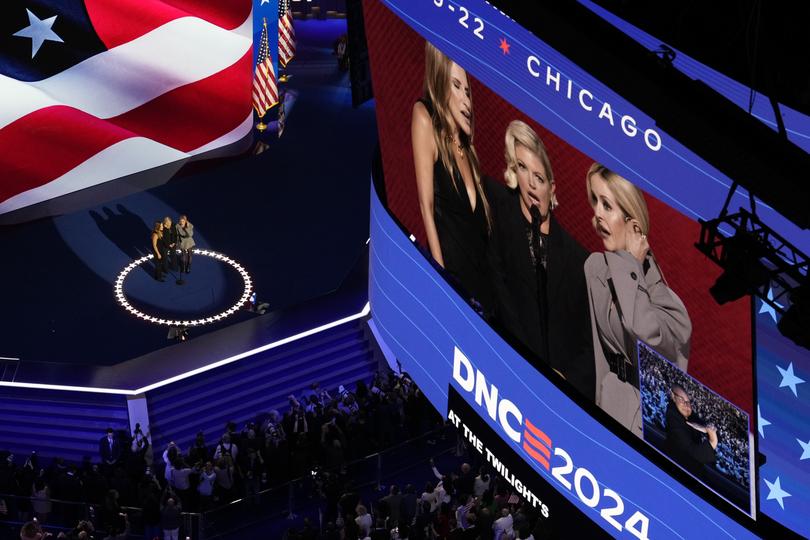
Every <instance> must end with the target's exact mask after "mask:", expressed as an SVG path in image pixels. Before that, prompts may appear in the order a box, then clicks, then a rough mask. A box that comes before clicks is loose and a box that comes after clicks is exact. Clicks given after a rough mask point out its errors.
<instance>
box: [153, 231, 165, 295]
mask: <svg viewBox="0 0 810 540" xmlns="http://www.w3.org/2000/svg"><path fill="white" fill-rule="evenodd" d="M167 250H168V248H167V246H166V241H165V240H164V238H163V223H162V222H160V221H156V222H155V226H154V228H153V229H152V254H153V255H154V256H155V279H156V280H158V281H166V280H165V279H164V277H163V276H164V275H165V274H166V272H168V267H167V262H166V252H167Z"/></svg>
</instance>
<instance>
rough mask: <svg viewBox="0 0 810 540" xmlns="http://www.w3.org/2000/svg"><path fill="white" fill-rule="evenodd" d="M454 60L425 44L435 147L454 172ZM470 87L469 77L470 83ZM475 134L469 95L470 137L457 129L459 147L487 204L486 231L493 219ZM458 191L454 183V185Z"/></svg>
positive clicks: (427, 86)
mask: <svg viewBox="0 0 810 540" xmlns="http://www.w3.org/2000/svg"><path fill="white" fill-rule="evenodd" d="M452 63H453V61H452V60H450V58H448V57H447V56H446V55H445V54H444V53H443V52H441V51H440V50H439V49H437V48H436V47H434V46H433V45H432V44H431V43H430V42H427V41H426V42H425V88H424V97H425V99H426V100H427V101H428V102H430V104H431V105H432V107H433V114H432V120H433V137H434V138H435V140H436V147H437V148H438V150H439V159H441V160H442V164H443V165H444V167H445V169H447V170H448V171H451V172H453V173H454V172H456V171H458V167H456V164H455V160H454V158H453V140H452V135H451V134H452V133H453V129H452V128H451V125H452V124H451V123H452V122H453V119H452V116H451V114H450V109H449V106H448V103H449V101H450V67H451V65H452ZM467 83H468V84H469V78H468V80H467ZM473 133H475V113H474V109H473V106H472V96H470V134H469V135H467V134H466V133H464V132H463V131H461V130H458V138H459V141H458V142H459V144H460V146H461V151H462V152H463V153H464V156H465V157H466V158H467V160H468V161H469V162H470V169H471V170H472V174H473V181H474V182H475V190H476V192H477V193H478V200H479V201H480V202H481V204H483V205H484V213H485V214H486V218H487V230H488V231H489V230H490V229H491V218H490V210H489V202H488V201H487V198H486V196H485V195H484V188H483V186H482V184H481V167H480V162H479V161H478V154H477V153H476V152H475V146H474V145H473ZM453 187H454V188H455V187H456V185H455V182H454V183H453Z"/></svg>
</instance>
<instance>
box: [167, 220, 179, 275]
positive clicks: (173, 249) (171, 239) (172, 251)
mask: <svg viewBox="0 0 810 540" xmlns="http://www.w3.org/2000/svg"><path fill="white" fill-rule="evenodd" d="M163 245H164V249H165V251H164V252H163V256H164V257H165V258H166V262H165V264H166V266H167V267H168V268H171V269H172V270H175V271H176V270H177V269H178V267H179V265H178V263H177V261H178V258H177V229H175V228H174V226H172V218H170V217H169V216H166V217H165V218H163Z"/></svg>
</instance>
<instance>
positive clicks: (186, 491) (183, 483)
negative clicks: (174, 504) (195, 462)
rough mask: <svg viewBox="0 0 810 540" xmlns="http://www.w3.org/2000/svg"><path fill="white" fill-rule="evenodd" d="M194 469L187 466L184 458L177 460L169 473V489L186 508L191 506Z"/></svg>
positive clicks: (180, 457)
mask: <svg viewBox="0 0 810 540" xmlns="http://www.w3.org/2000/svg"><path fill="white" fill-rule="evenodd" d="M192 472H193V469H192V468H191V467H189V466H188V465H187V464H186V461H185V460H184V459H183V457H182V456H179V457H177V458H175V460H174V461H173V462H172V467H171V469H170V473H169V484H168V485H169V487H171V488H172V490H173V491H174V493H175V494H176V495H177V498H178V499H179V502H181V503H182V504H183V506H185V507H186V508H188V507H190V506H191V504H190V503H191V481H190V478H189V477H190V476H191V474H192Z"/></svg>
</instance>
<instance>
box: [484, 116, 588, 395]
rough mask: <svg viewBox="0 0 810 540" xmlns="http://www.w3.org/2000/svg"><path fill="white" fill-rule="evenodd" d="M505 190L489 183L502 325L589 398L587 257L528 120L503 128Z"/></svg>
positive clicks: (547, 158) (541, 147)
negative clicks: (562, 217) (558, 213)
mask: <svg viewBox="0 0 810 540" xmlns="http://www.w3.org/2000/svg"><path fill="white" fill-rule="evenodd" d="M504 155H505V158H506V170H505V172H504V177H505V180H506V187H504V186H503V185H501V184H498V183H495V182H488V183H487V192H488V194H489V196H490V200H491V202H492V209H493V211H492V214H493V228H492V246H493V252H494V261H495V263H494V266H495V268H496V279H495V283H496V291H497V293H498V294H497V296H498V299H499V314H500V322H501V324H502V325H503V327H504V329H505V330H506V331H508V332H509V333H510V334H512V335H513V336H514V337H515V338H516V339H517V340H518V341H520V342H521V343H523V344H524V345H525V346H526V347H527V348H528V349H529V350H530V351H531V352H532V353H534V355H535V357H536V358H537V359H538V360H539V361H540V362H542V363H544V364H546V365H548V366H550V367H551V368H553V369H554V370H555V371H556V372H557V373H559V374H560V375H562V376H563V377H564V378H565V379H566V380H568V382H569V383H571V384H572V385H573V386H574V387H575V388H576V389H577V390H579V392H580V393H581V394H583V395H584V396H585V397H586V398H588V399H590V400H593V399H594V392H595V382H594V377H595V373H594V371H595V370H594V361H593V342H592V340H591V327H590V318H589V314H588V298H587V288H586V284H585V273H584V271H583V266H584V264H585V260H586V259H587V258H588V253H587V251H586V250H585V248H583V247H582V246H581V245H580V244H579V243H578V242H577V241H576V240H574V238H573V237H572V236H571V235H569V234H568V232H566V230H565V229H564V228H563V227H562V225H560V223H559V221H557V220H556V219H555V217H554V212H553V210H554V208H556V207H557V205H558V200H557V193H556V187H557V185H556V180H555V178H554V171H553V170H552V167H551V161H550V160H549V157H548V153H547V151H546V148H545V146H544V145H543V141H541V140H540V137H539V136H538V135H537V133H536V132H535V131H534V130H533V129H532V128H531V127H530V126H529V125H528V124H526V123H525V122H522V121H520V120H513V121H512V122H510V123H509V126H508V127H507V129H506V137H505V151H504Z"/></svg>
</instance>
